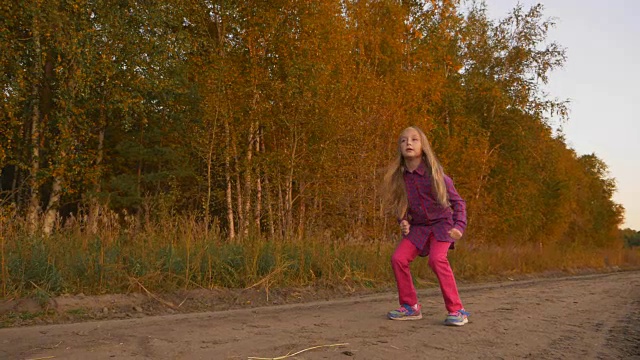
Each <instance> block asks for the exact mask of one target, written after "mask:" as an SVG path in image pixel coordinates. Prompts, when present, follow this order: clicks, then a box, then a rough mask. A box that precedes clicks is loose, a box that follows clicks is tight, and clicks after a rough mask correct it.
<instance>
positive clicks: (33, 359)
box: [27, 356, 55, 360]
mask: <svg viewBox="0 0 640 360" xmlns="http://www.w3.org/2000/svg"><path fill="white" fill-rule="evenodd" d="M53 358H55V356H45V357H39V358H32V359H27V360H45V359H53Z"/></svg>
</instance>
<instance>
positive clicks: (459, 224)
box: [444, 175, 467, 233]
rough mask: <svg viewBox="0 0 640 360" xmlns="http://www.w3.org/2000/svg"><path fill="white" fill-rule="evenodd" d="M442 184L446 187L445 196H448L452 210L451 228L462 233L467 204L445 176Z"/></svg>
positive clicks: (465, 219) (464, 225)
mask: <svg viewBox="0 0 640 360" xmlns="http://www.w3.org/2000/svg"><path fill="white" fill-rule="evenodd" d="M444 183H445V185H446V186H447V194H448V195H449V202H450V203H451V210H453V228H454V229H458V230H459V231H460V233H464V230H465V229H466V228H467V203H466V202H465V201H464V199H463V198H462V197H461V196H460V194H458V191H456V188H455V186H454V185H453V180H451V178H450V177H448V176H447V175H445V176H444Z"/></svg>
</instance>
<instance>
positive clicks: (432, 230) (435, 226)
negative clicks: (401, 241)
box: [404, 163, 467, 256]
mask: <svg viewBox="0 0 640 360" xmlns="http://www.w3.org/2000/svg"><path fill="white" fill-rule="evenodd" d="M444 181H445V184H446V186H447V193H448V195H449V202H450V203H451V207H450V208H444V207H442V206H441V205H440V203H438V199H437V197H436V195H435V192H434V191H433V187H432V184H431V173H430V172H428V171H427V166H426V165H425V164H424V163H421V164H420V166H418V168H417V169H415V170H414V171H408V170H406V169H405V171H404V184H405V187H406V189H407V198H408V200H409V209H408V210H407V215H405V220H408V221H409V224H411V228H410V230H409V233H408V234H407V235H405V236H404V237H405V238H406V239H408V240H410V241H411V242H412V243H413V244H414V245H415V246H416V247H417V248H418V250H420V256H427V255H429V247H428V246H425V245H426V243H427V239H429V236H430V235H431V234H433V236H434V238H435V240H437V241H446V242H450V243H451V248H453V243H454V241H455V239H453V238H452V237H451V236H449V234H448V232H449V230H451V229H452V228H456V229H458V230H460V232H461V233H464V230H465V229H466V227H467V211H466V202H465V201H464V200H463V199H462V197H460V195H459V194H458V192H457V191H456V188H455V187H454V186H453V180H451V178H450V177H449V176H447V175H445V176H444Z"/></svg>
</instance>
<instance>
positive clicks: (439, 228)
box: [383, 126, 469, 326]
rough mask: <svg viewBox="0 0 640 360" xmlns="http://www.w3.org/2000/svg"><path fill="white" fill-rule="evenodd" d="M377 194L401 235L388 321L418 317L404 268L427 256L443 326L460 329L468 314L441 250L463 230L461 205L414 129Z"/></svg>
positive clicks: (402, 138)
mask: <svg viewBox="0 0 640 360" xmlns="http://www.w3.org/2000/svg"><path fill="white" fill-rule="evenodd" d="M383 194H384V195H385V197H386V198H387V202H388V203H389V204H390V205H391V208H392V209H393V210H395V213H396V215H397V217H398V222H399V223H400V229H401V231H402V235H403V237H402V241H401V242H400V244H399V245H398V247H397V248H396V250H395V252H394V253H393V256H392V257H391V265H392V267H393V273H394V275H395V278H396V283H397V286H398V297H399V301H400V308H399V309H397V310H393V311H390V312H389V313H388V317H389V319H391V320H418V319H421V318H422V313H421V312H420V310H421V306H420V304H419V303H418V298H417V295H416V289H415V288H414V286H413V280H412V278H411V272H410V270H409V264H410V263H411V262H412V261H413V260H414V259H415V258H416V256H418V255H420V256H429V267H431V269H432V270H433V272H434V273H435V274H436V277H437V278H438V283H439V284H440V290H441V291H442V296H443V298H444V303H445V306H446V308H447V311H448V315H447V318H446V319H445V321H444V323H445V324H446V325H454V326H462V325H464V324H466V323H467V322H468V319H467V317H468V315H469V313H467V312H466V311H465V310H464V308H463V306H462V303H461V302H460V297H459V295H458V288H457V287H456V281H455V278H454V277H453V272H452V271H451V266H450V265H449V260H447V251H448V250H449V248H453V243H454V241H456V240H458V239H460V237H462V233H463V232H464V230H465V228H466V226H467V219H466V218H467V216H466V204H465V201H464V200H463V199H462V198H461V197H460V195H458V192H457V191H456V189H455V187H454V186H453V181H452V180H451V178H449V177H448V176H447V175H445V173H444V171H443V169H442V166H441V165H440V163H439V162H438V159H437V158H436V156H435V154H434V153H433V150H431V146H430V145H429V141H428V140H427V137H426V135H425V134H424V133H423V132H422V130H420V129H418V128H417V127H415V126H412V127H408V128H406V129H405V130H404V131H402V134H400V139H399V140H398V156H397V158H396V159H394V161H393V162H392V163H391V164H390V165H389V168H388V170H387V173H386V174H385V176H384V182H383Z"/></svg>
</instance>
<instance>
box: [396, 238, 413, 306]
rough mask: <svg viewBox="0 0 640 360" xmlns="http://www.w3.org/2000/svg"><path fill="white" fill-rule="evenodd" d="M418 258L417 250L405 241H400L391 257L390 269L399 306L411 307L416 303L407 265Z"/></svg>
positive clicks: (409, 242)
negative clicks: (396, 286) (394, 279)
mask: <svg viewBox="0 0 640 360" xmlns="http://www.w3.org/2000/svg"><path fill="white" fill-rule="evenodd" d="M416 256H418V248H416V246H415V245H413V243H412V242H411V241H409V240H407V239H402V241H400V244H398V247H397V248H396V251H395V252H394V253H393V256H391V267H393V274H394V275H395V277H396V284H397V285H398V299H399V301H400V305H404V304H407V305H409V306H413V305H415V304H417V303H418V296H417V294H416V289H415V287H414V286H413V279H412V278H411V272H410V270H409V264H410V263H411V262H412V261H413V260H414V259H415V258H416Z"/></svg>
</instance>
